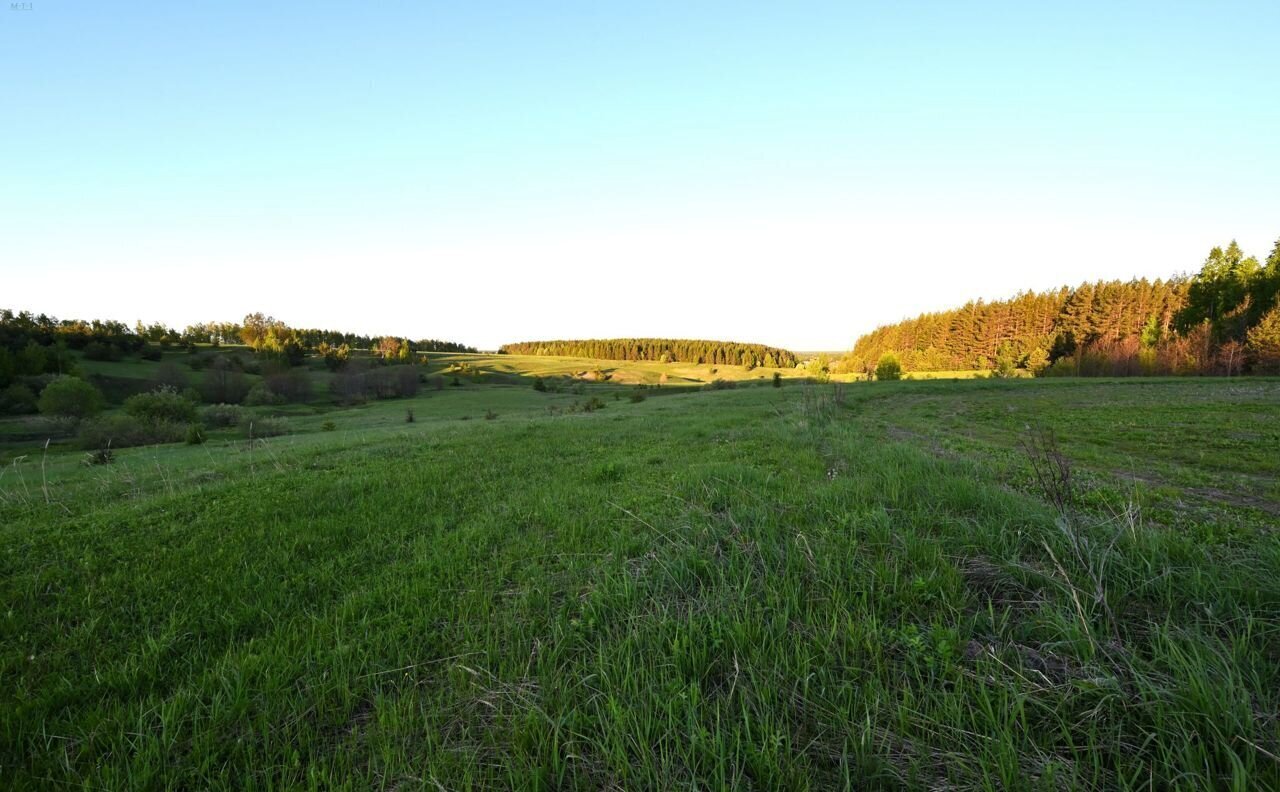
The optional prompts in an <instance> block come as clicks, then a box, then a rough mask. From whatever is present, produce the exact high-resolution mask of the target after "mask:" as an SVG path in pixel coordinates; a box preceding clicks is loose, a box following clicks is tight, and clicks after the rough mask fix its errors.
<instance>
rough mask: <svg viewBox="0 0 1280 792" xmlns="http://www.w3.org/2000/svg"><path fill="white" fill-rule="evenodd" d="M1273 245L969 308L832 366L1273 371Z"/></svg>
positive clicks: (1101, 372)
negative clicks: (1167, 274) (1179, 271)
mask: <svg viewBox="0 0 1280 792" xmlns="http://www.w3.org/2000/svg"><path fill="white" fill-rule="evenodd" d="M1278 293H1280V241H1277V243H1276V245H1275V248H1274V249H1273V250H1272V252H1271V255H1270V256H1269V257H1268V258H1267V260H1266V262H1265V263H1261V262H1259V261H1258V259H1257V258H1255V257H1252V256H1246V255H1245V254H1244V252H1243V251H1242V250H1241V249H1240V247H1239V245H1237V244H1236V243H1235V242H1234V241H1233V242H1232V243H1231V244H1230V245H1228V246H1227V247H1226V248H1221V247H1215V248H1214V249H1213V250H1212V251H1210V253H1209V256H1208V257H1207V258H1206V260H1205V262H1204V265H1203V266H1202V267H1201V269H1200V271H1199V272H1198V273H1196V274H1195V275H1192V276H1190V277H1175V278H1171V279H1169V280H1156V281H1148V280H1146V279H1139V280H1130V281H1099V282H1096V283H1084V284H1081V285H1080V286H1077V287H1076V288H1068V287H1062V288H1060V289H1056V290H1053V291H1048V292H1022V293H1020V294H1018V295H1017V296H1016V297H1014V298H1013V299H1010V300H996V301H991V302H985V301H982V300H977V301H971V302H968V303H966V304H965V305H964V306H962V307H960V308H956V309H953V310H949V311H939V312H935V313H926V314H921V315H920V316H917V317H915V318H913V319H908V320H905V321H902V322H898V323H895V324H890V325H884V326H882V327H878V328H876V329H875V330H873V331H872V332H870V333H868V334H866V335H864V336H862V337H861V338H859V339H858V341H857V343H856V344H855V345H854V348H853V350H852V351H851V352H850V353H849V354H848V355H847V356H846V358H845V360H844V361H843V368H844V369H845V370H847V371H856V372H867V373H873V372H874V370H875V368H876V366H877V365H878V364H879V362H880V361H881V359H882V358H886V357H893V358H896V359H897V360H898V361H900V363H901V365H902V367H903V368H904V369H906V370H908V371H957V370H994V371H995V372H997V373H1001V374H1010V373H1013V371H1014V370H1016V369H1026V370H1029V371H1030V372H1032V373H1034V374H1036V375H1042V374H1049V375H1055V374H1058V375H1080V376H1126V375H1140V374H1147V375H1156V374H1159V375H1163V374H1223V375H1234V374H1241V373H1245V372H1252V373H1258V374H1275V373H1280V304H1278V303H1277V294H1278Z"/></svg>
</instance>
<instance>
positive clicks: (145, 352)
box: [138, 344, 164, 360]
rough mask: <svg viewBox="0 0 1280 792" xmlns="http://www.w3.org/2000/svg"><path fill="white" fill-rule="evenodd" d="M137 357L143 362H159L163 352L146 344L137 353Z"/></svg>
mask: <svg viewBox="0 0 1280 792" xmlns="http://www.w3.org/2000/svg"><path fill="white" fill-rule="evenodd" d="M138 356H139V357H141V358H142V359H143V360H160V359H161V358H163V357H164V351H163V350H162V349H160V347H158V346H152V345H151V344H147V345H146V346H144V347H143V348H142V349H141V350H140V351H139V352H138Z"/></svg>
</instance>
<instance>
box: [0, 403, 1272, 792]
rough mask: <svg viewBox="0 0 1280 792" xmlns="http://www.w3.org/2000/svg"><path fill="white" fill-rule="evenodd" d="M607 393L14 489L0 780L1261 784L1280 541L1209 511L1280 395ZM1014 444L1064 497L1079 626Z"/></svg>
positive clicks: (118, 465) (1252, 453) (1224, 505)
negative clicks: (1047, 447) (1067, 478)
mask: <svg viewBox="0 0 1280 792" xmlns="http://www.w3.org/2000/svg"><path fill="white" fill-rule="evenodd" d="M615 392H616V393H618V394H619V396H620V397H625V395H626V394H628V393H630V392H631V390H630V389H626V388H616V389H611V388H610V387H609V386H587V390H586V393H585V394H583V395H579V394H576V393H574V392H572V390H571V389H570V390H565V391H562V392H559V393H540V392H536V391H534V390H533V389H532V388H531V387H529V386H528V385H521V386H510V387H504V386H489V385H472V384H467V385H464V386H462V387H457V388H454V387H450V386H446V387H445V388H443V389H442V390H439V391H436V390H430V389H429V390H426V391H424V392H423V393H422V394H420V395H419V396H418V397H416V398H415V399H411V400H395V401H386V402H377V403H373V404H370V405H367V406H362V407H357V408H350V409H343V410H329V409H320V408H316V407H314V406H303V407H293V408H289V409H288V410H286V412H290V413H291V414H290V416H289V417H288V419H287V420H288V421H289V422H290V425H291V427H292V430H293V431H292V433H291V434H288V435H285V436H282V437H277V438H271V439H269V440H266V441H258V442H254V443H250V442H248V441H247V440H245V439H243V438H241V437H240V436H238V435H237V436H234V437H233V436H231V434H230V433H229V432H228V433H224V434H218V433H216V432H215V433H214V434H213V436H212V439H211V440H210V442H209V443H207V444H206V445H204V446H164V447H155V448H139V449H126V450H123V451H121V452H120V453H119V455H118V458H117V459H116V461H115V463H114V464H112V465H103V466H95V467H86V466H83V465H81V464H80V461H79V456H80V455H79V453H78V452H72V451H55V452H53V453H51V454H50V455H49V457H48V458H47V459H44V460H42V459H41V454H40V453H38V452H36V453H33V454H28V456H27V458H26V459H25V460H23V461H22V462H20V463H17V464H13V463H10V464H9V465H8V466H7V467H6V472H5V475H4V476H3V477H0V493H2V494H3V496H4V497H3V501H2V502H0V524H2V525H3V527H0V541H2V542H3V547H4V553H3V554H2V555H0V592H3V596H4V602H5V603H6V607H5V611H4V617H3V620H0V678H3V680H4V685H3V688H2V693H0V696H2V698H0V735H3V736H2V738H0V739H2V740H3V742H2V743H0V746H2V747H0V776H2V777H3V778H5V779H6V785H7V786H8V787H10V788H18V789H21V788H47V787H53V786H59V787H60V786H68V785H70V786H73V787H79V786H85V787H89V788H109V789H119V788H130V789H148V788H150V789H171V788H187V789H203V788H223V789H242V788H324V789H329V788H349V789H368V788H380V789H409V788H413V789H417V788H427V789H438V788H441V787H443V788H447V789H459V788H506V787H518V788H544V789H549V788H580V789H601V788H618V789H636V788H692V787H698V788H724V789H729V788H757V789H777V788H787V789H800V788H814V789H826V788H867V787H870V788H900V787H904V786H905V787H909V788H922V789H927V788H944V787H945V788H960V789H1023V788H1046V789H1057V788H1126V787H1130V788H1132V787H1139V786H1141V787H1144V788H1170V789H1171V788H1188V789H1193V788H1236V789H1265V788H1271V787H1274V786H1276V785H1277V784H1280V764H1278V763H1277V762H1276V761H1275V760H1274V758H1273V757H1272V756H1270V754H1276V753H1280V750H1278V748H1280V746H1278V745H1277V742H1278V738H1280V734H1278V733H1277V728H1278V726H1277V721H1276V717H1275V713H1276V712H1278V711H1280V694H1278V693H1277V691H1278V690H1280V670H1278V664H1277V663H1276V662H1275V658H1276V657H1277V656H1280V629H1278V628H1280V619H1278V617H1277V614H1280V546H1278V545H1277V543H1276V541H1275V536H1274V524H1275V523H1274V522H1268V521H1267V515H1268V514H1269V512H1267V511H1265V510H1264V509H1260V507H1259V505H1258V504H1257V503H1254V504H1253V505H1250V504H1249V503H1245V502H1242V498H1243V496H1244V495H1248V496H1249V497H1252V498H1257V499H1259V501H1260V502H1262V503H1263V504H1264V505H1265V503H1267V502H1269V501H1267V498H1268V497H1270V496H1269V495H1268V493H1269V492H1274V481H1275V479H1276V477H1277V475H1278V473H1280V471H1278V470H1277V467H1276V465H1277V464H1280V463H1277V462H1276V461H1275V456H1274V454H1273V453H1272V452H1273V450H1274V448H1275V440H1276V438H1275V436H1274V432H1275V427H1276V426H1280V398H1278V396H1280V383H1278V382H1276V381H1266V380H1256V381H1251V382H1249V383H1247V384H1243V385H1242V384H1241V383H1229V382H1225V381H1221V380H1218V381H1214V382H1197V381H1185V380H1184V381H1177V382H1169V381H1163V382H1156V381H1129V382H1125V383H1108V382H1096V383H1079V382H1075V383H1066V384H1061V383H1056V382H1050V383H1045V382H1016V383H1005V382H996V381H983V382H973V383H942V382H939V383H924V382H919V383H917V382H905V383H897V384H887V383H884V384H882V383H874V384H867V383H859V384H851V385H847V386H845V387H844V389H843V391H842V392H840V393H839V394H837V393H836V392H835V390H834V389H833V388H832V387H831V386H812V387H810V386H802V385H799V384H797V383H788V384H787V385H786V386H785V387H783V388H781V389H774V388H770V387H751V388H738V389H735V390H722V391H694V392H684V393H676V394H672V395H657V392H653V393H655V395H653V396H651V397H649V398H646V399H645V400H643V401H639V402H632V401H630V400H629V399H627V398H618V399H614V398H613V395H612V394H613V393H615ZM594 394H599V395H600V397H601V401H602V402H603V404H604V407H603V408H602V409H598V410H595V411H592V412H581V411H570V410H569V408H571V407H572V406H573V405H574V403H575V402H577V403H581V402H582V401H583V400H585V399H586V398H588V397H590V396H591V395H594ZM1193 405H1194V408H1195V410H1194V413H1193V411H1192V406H1193ZM409 407H412V409H413V410H414V414H415V421H414V422H413V423H407V422H405V420H404V414H405V410H406V409H407V408H409ZM549 408H553V409H549ZM486 412H492V413H495V414H496V417H495V418H493V419H491V420H485V418H484V415H485V413H486ZM1137 415H1140V416H1141V418H1137V417H1135V416H1137ZM1193 415H1199V416H1200V420H1199V421H1195V420H1192V418H1193ZM1126 421H1131V422H1132V425H1130V424H1127V423H1125V422H1126ZM326 422H332V424H333V428H332V429H330V430H326V429H325V428H324V424H325V423H326ZM1031 424H1034V425H1037V426H1046V427H1049V428H1052V429H1056V430H1057V435H1058V437H1059V441H1060V444H1061V447H1062V449H1063V451H1064V453H1065V454H1066V455H1067V456H1068V457H1069V458H1071V459H1073V460H1075V464H1076V467H1077V474H1078V476H1077V477H1078V479H1079V486H1080V488H1081V489H1080V502H1081V504H1080V511H1079V514H1078V515H1077V517H1075V518H1073V519H1076V520H1077V521H1078V525H1079V528H1078V530H1079V531H1081V532H1083V533H1084V535H1086V536H1087V537H1088V538H1089V539H1090V540H1091V541H1093V542H1095V546H1096V547H1098V548H1107V555H1106V556H1105V557H1106V559H1107V564H1106V571H1105V573H1104V575H1103V577H1102V585H1103V589H1104V590H1103V593H1102V599H1101V600H1095V599H1094V598H1093V596H1094V593H1095V592H1094V586H1093V583H1092V581H1091V580H1090V578H1089V577H1088V572H1089V570H1088V569H1086V568H1085V567H1083V566H1080V565H1078V564H1077V563H1076V562H1075V561H1073V560H1072V559H1073V556H1072V555H1071V546H1070V542H1069V537H1068V535H1067V534H1065V533H1064V532H1063V530H1061V529H1060V528H1059V525H1058V521H1059V520H1060V517H1059V516H1058V515H1056V514H1055V513H1054V511H1053V510H1052V509H1051V508H1050V507H1049V506H1048V505H1047V504H1046V503H1045V502H1044V500H1043V499H1042V497H1041V495H1040V493H1039V492H1038V491H1037V490H1036V488H1035V486H1034V483H1033V482H1032V481H1031V480H1030V478H1029V477H1028V475H1027V472H1026V471H1027V466H1026V462H1025V459H1022V458H1020V457H1019V456H1018V452H1017V451H1016V450H1015V445H1016V438H1017V436H1018V435H1019V433H1020V432H1022V431H1023V430H1024V428H1025V427H1026V426H1027V425H1031ZM1232 433H1234V434H1232ZM1228 436H1229V437H1230V441H1229V442H1228V441H1227V440H1226V439H1224V438H1225V437H1228ZM1197 446H1198V447H1199V448H1200V449H1203V452H1204V453H1201V454H1199V455H1198V456H1197V453H1196V451H1195V448H1196V447H1197ZM1125 467H1131V468H1133V469H1136V470H1141V471H1151V472H1152V475H1159V476H1160V482H1159V483H1158V484H1156V483H1151V484H1149V485H1140V486H1139V487H1138V488H1137V489H1136V490H1135V488H1134V487H1131V486H1128V485H1124V486H1121V485H1120V484H1118V483H1117V479H1116V476H1115V475H1114V470H1116V469H1119V468H1125ZM1246 469H1247V471H1248V472H1249V475H1250V476H1252V478H1250V479H1247V480H1248V481H1257V482H1258V485H1257V486H1256V487H1252V488H1245V487H1243V485H1241V484H1240V483H1239V481H1244V480H1245V479H1237V478H1236V477H1238V476H1240V475H1242V474H1243V473H1245V472H1246ZM1233 482H1236V483H1233ZM1159 488H1163V490H1161V491H1162V492H1164V494H1160V492H1156V491H1155V490H1157V489H1159ZM1195 488H1198V489H1199V490H1200V491H1199V492H1198V493H1197V491H1196V490H1195ZM1210 489H1212V490H1214V491H1218V492H1221V493H1225V494H1226V495H1225V496H1214V495H1213V493H1211V492H1207V490H1210ZM1135 491H1136V492H1137V510H1136V511H1134V510H1133V508H1132V506H1133V502H1132V501H1133V498H1132V497H1131V496H1132V495H1133V494H1134V492H1135ZM1144 499H1146V500H1144ZM1272 500H1274V498H1272ZM1144 503H1149V504H1150V510H1151V511H1152V512H1154V514H1151V513H1148V512H1147V511H1146V510H1145V509H1146V508H1147V507H1146V506H1144V505H1143V504H1144ZM1184 506H1185V507H1186V508H1185V509H1184V508H1183V507H1184ZM1099 603H1101V604H1099Z"/></svg>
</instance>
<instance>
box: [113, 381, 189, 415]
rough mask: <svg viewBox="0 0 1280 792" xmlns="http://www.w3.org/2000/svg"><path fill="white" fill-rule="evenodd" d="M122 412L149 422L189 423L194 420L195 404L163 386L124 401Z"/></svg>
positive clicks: (170, 388)
mask: <svg viewBox="0 0 1280 792" xmlns="http://www.w3.org/2000/svg"><path fill="white" fill-rule="evenodd" d="M124 411H125V412H126V413H128V414H129V415H132V416H134V417H135V418H142V419H144V420H150V421H174V422H176V423H191V422H193V421H195V419H196V405H195V403H194V402H192V401H190V400H189V399H187V398H186V397H185V396H183V395H182V394H181V393H178V392H177V391H176V390H174V389H173V388H172V387H169V386H165V385H162V386H160V387H159V388H156V389H155V390H153V391H151V392H150V393H139V394H136V395H134V396H130V397H129V398H127V399H125V400H124Z"/></svg>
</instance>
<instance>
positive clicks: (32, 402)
mask: <svg viewBox="0 0 1280 792" xmlns="http://www.w3.org/2000/svg"><path fill="white" fill-rule="evenodd" d="M38 409H39V408H38V407H37V406H36V394H35V391H33V390H31V388H28V387H27V386H26V385H23V384H21V383H17V382H15V383H14V384H12V385H10V386H9V387H7V388H5V389H4V390H3V391H0V413H4V414H6V415H30V414H31V413H34V412H36V411H37V410H38Z"/></svg>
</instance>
